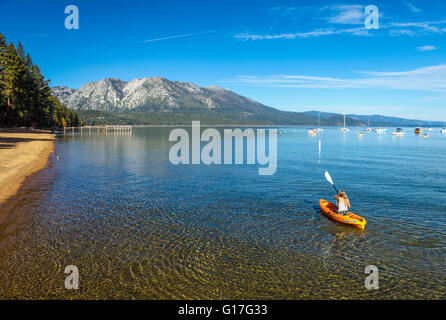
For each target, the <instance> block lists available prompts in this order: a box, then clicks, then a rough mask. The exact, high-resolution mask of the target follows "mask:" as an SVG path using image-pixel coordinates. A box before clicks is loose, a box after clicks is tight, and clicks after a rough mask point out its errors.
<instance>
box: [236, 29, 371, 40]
mask: <svg viewBox="0 0 446 320" xmlns="http://www.w3.org/2000/svg"><path fill="white" fill-rule="evenodd" d="M336 34H351V35H356V36H369V35H370V34H369V32H368V31H367V30H366V29H364V28H348V29H334V28H330V29H316V30H312V31H307V32H295V33H281V34H248V33H241V34H236V35H235V38H236V39H239V40H273V39H296V38H300V39H302V38H317V37H322V36H330V35H336Z"/></svg>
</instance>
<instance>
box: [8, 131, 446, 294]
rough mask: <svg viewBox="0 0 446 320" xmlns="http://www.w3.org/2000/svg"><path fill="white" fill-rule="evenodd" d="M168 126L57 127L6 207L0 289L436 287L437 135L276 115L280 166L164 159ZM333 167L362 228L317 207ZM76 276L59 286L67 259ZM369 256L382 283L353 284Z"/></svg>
mask: <svg viewBox="0 0 446 320" xmlns="http://www.w3.org/2000/svg"><path fill="white" fill-rule="evenodd" d="M172 129H173V128H136V129H134V132H133V134H132V135H107V136H106V135H104V134H99V135H98V134H96V133H93V132H92V133H91V135H89V134H88V132H86V131H84V133H83V135H80V134H75V135H74V136H73V135H66V136H60V137H59V139H58V140H57V142H56V152H57V154H58V155H59V156H60V157H61V159H60V160H57V159H56V158H55V156H53V157H52V159H51V161H50V164H49V168H48V169H46V170H44V171H41V172H40V173H38V174H37V175H35V176H33V177H32V178H31V179H30V181H29V182H28V183H27V184H26V185H25V186H24V187H23V188H22V190H21V192H20V194H19V195H18V196H17V197H15V199H12V201H10V202H9V203H8V204H7V206H4V208H3V214H5V211H7V212H8V213H7V217H8V218H7V219H4V220H3V223H2V224H0V297H1V298H126V299H127V298H140V299H181V298H186V299H189V298H190V299H243V298H247V299H255V298H265V299H269V298H272V299H296V298H307V299H311V298H332V299H337V298H361V299H380V298H396V299H402V298H443V299H444V298H446V267H445V257H446V228H445V227H446V203H445V201H446V192H445V190H446V171H445V163H446V135H440V134H439V133H438V132H431V133H430V136H429V138H428V139H424V138H423V137H422V136H415V135H414V134H413V130H407V131H408V132H407V133H406V136H405V137H392V135H391V134H390V133H388V134H386V135H376V134H374V133H370V134H365V135H364V136H363V137H362V138H361V137H359V135H358V132H359V129H358V130H352V131H350V132H348V133H341V132H339V131H337V130H336V129H331V128H328V129H326V130H325V132H324V133H323V134H322V136H321V139H322V153H321V154H320V155H319V154H318V138H317V137H313V136H308V135H307V133H306V131H307V129H304V128H282V129H281V131H282V132H283V134H280V135H279V136H278V169H277V173H276V174H275V175H273V176H259V175H258V174H257V169H258V167H257V166H252V165H250V166H247V165H243V166H241V165H220V166H215V165H214V166H205V165H194V166H186V165H183V166H182V165H180V166H174V165H171V164H170V162H169V161H168V151H169V147H170V145H171V143H169V142H168V134H169V132H170V130H172ZM325 170H328V171H330V173H331V174H332V176H333V178H334V180H335V182H336V184H337V185H338V187H342V188H345V189H346V191H347V193H348V195H349V196H350V199H351V202H352V205H353V209H354V210H353V211H354V212H355V213H357V214H359V215H361V216H363V217H364V218H366V220H367V226H366V230H365V231H359V230H356V229H354V228H351V227H348V226H344V225H340V224H337V223H335V222H333V221H331V220H328V219H327V218H325V217H324V216H322V215H321V214H320V213H319V210H318V207H317V205H318V201H319V199H320V198H326V199H332V197H333V190H332V188H331V186H330V185H329V184H328V183H327V182H326V181H325V179H324V177H323V174H324V171H325ZM71 264H73V265H76V266H78V267H79V270H80V290H78V291H67V290H66V289H65V288H64V279H65V277H66V276H67V275H66V274H64V269H65V266H67V265H71ZM370 264H373V265H376V266H377V267H378V268H379V270H380V278H379V279H380V283H379V284H380V288H379V289H378V290H371V291H370V290H366V289H365V288H364V279H365V277H366V275H365V274H364V269H365V267H366V266H367V265H370Z"/></svg>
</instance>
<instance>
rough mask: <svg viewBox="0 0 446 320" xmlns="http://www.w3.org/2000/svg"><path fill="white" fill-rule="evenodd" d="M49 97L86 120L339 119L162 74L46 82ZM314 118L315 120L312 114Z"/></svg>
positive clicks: (354, 118)
mask: <svg viewBox="0 0 446 320" xmlns="http://www.w3.org/2000/svg"><path fill="white" fill-rule="evenodd" d="M51 90H52V93H53V95H54V96H55V97H57V98H59V100H60V101H61V102H62V103H63V104H64V105H66V106H67V107H68V108H70V109H73V110H76V111H77V112H78V114H79V116H80V117H81V118H83V119H84V120H85V123H86V124H123V123H126V124H190V122H191V121H192V120H200V121H201V122H202V123H203V124H237V125H238V124H265V125H310V126H316V125H318V123H320V125H321V126H326V125H335V126H340V125H342V124H343V115H340V114H336V113H320V112H318V111H309V112H289V111H281V110H278V109H275V108H272V107H269V106H265V105H263V104H261V103H259V102H256V101H254V100H251V99H249V98H247V97H244V96H241V95H239V94H237V93H235V92H233V91H231V90H227V89H223V88H221V87H217V86H212V87H199V86H197V85H195V84H193V83H190V82H181V81H170V80H167V79H165V78H162V77H151V78H143V79H134V80H131V81H129V82H126V81H122V80H120V79H110V78H106V79H102V80H100V81H96V82H89V83H87V84H85V85H83V86H82V87H81V88H79V89H72V88H68V87H60V86H59V87H53V88H51ZM318 118H320V120H318ZM369 119H370V125H371V126H373V125H381V126H386V125H389V126H390V125H395V126H402V125H404V124H406V123H407V125H419V122H418V123H417V124H415V122H413V123H412V122H411V121H413V120H405V119H399V118H389V117H383V116H371V117H370V118H368V117H367V116H358V115H348V116H347V117H346V122H347V126H364V125H367V124H368V120H369Z"/></svg>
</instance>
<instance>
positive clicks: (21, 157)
mask: <svg viewBox="0 0 446 320" xmlns="http://www.w3.org/2000/svg"><path fill="white" fill-rule="evenodd" d="M54 141H55V134H52V133H50V131H47V130H37V129H35V130H33V129H24V128H0V205H3V204H4V203H5V202H6V201H7V200H8V199H9V198H11V197H12V196H14V195H15V194H17V192H18V191H19V189H20V187H21V186H22V184H23V183H24V182H25V180H26V179H27V178H28V177H29V176H30V175H32V174H33V173H35V172H37V171H40V170H42V169H44V168H45V167H46V165H47V164H48V159H49V156H50V155H51V153H52V152H53V151H54Z"/></svg>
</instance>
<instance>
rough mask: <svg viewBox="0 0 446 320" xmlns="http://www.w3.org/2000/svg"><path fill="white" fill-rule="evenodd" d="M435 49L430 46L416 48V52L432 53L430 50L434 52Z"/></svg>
mask: <svg viewBox="0 0 446 320" xmlns="http://www.w3.org/2000/svg"><path fill="white" fill-rule="evenodd" d="M436 49H438V48H437V47H436V46H430V45H426V46H421V47H417V50H418V51H432V50H436Z"/></svg>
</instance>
